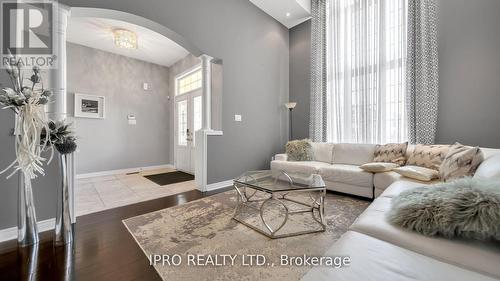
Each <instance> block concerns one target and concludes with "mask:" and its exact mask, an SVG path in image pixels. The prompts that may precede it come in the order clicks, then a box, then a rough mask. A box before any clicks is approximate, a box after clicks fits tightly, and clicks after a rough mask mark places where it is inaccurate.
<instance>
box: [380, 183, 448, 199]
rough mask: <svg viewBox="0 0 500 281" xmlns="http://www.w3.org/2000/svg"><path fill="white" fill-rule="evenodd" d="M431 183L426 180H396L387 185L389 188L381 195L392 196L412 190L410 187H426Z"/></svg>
mask: <svg viewBox="0 0 500 281" xmlns="http://www.w3.org/2000/svg"><path fill="white" fill-rule="evenodd" d="M437 182H439V181H437ZM429 185H431V184H429V183H428V182H426V183H424V182H418V181H406V180H402V181H396V182H394V183H392V184H391V185H390V186H389V187H387V189H386V190H384V192H383V193H382V194H380V197H389V198H392V197H395V196H397V195H399V194H400V193H401V192H403V191H406V190H410V189H413V188H415V187H422V188H425V187H428V186H429Z"/></svg>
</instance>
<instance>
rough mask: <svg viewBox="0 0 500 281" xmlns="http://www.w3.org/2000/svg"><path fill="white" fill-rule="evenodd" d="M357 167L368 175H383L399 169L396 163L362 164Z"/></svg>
mask: <svg viewBox="0 0 500 281" xmlns="http://www.w3.org/2000/svg"><path fill="white" fill-rule="evenodd" d="M359 167H360V168H361V169H363V170H365V171H367V172H370V173H383V172H389V171H392V170H394V169H395V168H397V167H399V165H398V164H396V163H386V162H372V163H366V164H363V165H361V166H359Z"/></svg>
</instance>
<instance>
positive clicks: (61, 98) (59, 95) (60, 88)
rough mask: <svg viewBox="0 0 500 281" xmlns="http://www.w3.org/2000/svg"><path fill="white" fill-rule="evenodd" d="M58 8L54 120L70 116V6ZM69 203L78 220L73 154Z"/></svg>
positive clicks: (73, 218) (52, 84)
mask: <svg viewBox="0 0 500 281" xmlns="http://www.w3.org/2000/svg"><path fill="white" fill-rule="evenodd" d="M56 7H57V9H56V11H55V13H54V17H53V31H54V33H53V36H54V39H53V42H54V46H53V47H54V54H55V55H56V60H55V66H54V68H53V69H52V70H51V71H50V88H51V89H52V91H53V93H54V95H53V96H52V98H51V102H50V103H49V104H48V111H47V114H48V117H49V118H50V119H51V120H54V121H60V120H64V119H66V118H67V117H68V108H67V107H68V98H67V96H68V93H67V75H66V63H67V61H66V30H67V27H68V17H69V16H70V8H69V7H68V6H65V5H62V4H57V6H56ZM68 157H69V167H68V174H69V181H71V182H72V183H70V184H69V186H70V187H71V188H70V190H69V205H70V213H71V222H72V223H74V222H76V216H75V204H74V200H75V199H74V190H72V188H74V186H75V160H74V157H73V155H69V156H68Z"/></svg>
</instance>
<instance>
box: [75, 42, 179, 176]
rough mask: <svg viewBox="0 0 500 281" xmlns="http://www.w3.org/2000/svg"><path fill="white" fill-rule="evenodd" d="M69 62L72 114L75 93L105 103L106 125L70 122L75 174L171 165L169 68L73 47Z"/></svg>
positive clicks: (102, 122) (91, 121) (78, 120)
mask: <svg viewBox="0 0 500 281" xmlns="http://www.w3.org/2000/svg"><path fill="white" fill-rule="evenodd" d="M67 61H68V93H69V95H70V96H71V98H70V99H69V100H70V104H69V105H68V109H69V112H70V113H73V97H74V93H83V94H91V95H98V96H105V97H106V103H105V104H106V118H105V119H88V118H75V120H74V123H75V126H76V135H77V136H78V152H77V153H76V169H77V174H83V173H92V172H100V171H109V170H118V169H126V168H136V167H146V166H154V165H164V164H170V163H171V162H170V161H169V155H170V153H169V143H170V133H169V132H170V130H169V126H168V122H169V120H170V116H169V106H168V105H169V100H168V95H169V81H168V78H169V70H168V68H167V67H164V66H160V65H157V64H152V63H148V62H144V61H140V60H136V59H132V58H128V57H124V56H120V55H117V54H113V53H109V52H104V51H101V50H97V49H93V48H89V47H85V46H81V45H76V44H71V43H68V44H67ZM143 82H147V83H149V86H150V90H147V91H144V90H143V88H142V83H143ZM128 114H135V116H136V119H137V125H129V124H128V120H127V115H128Z"/></svg>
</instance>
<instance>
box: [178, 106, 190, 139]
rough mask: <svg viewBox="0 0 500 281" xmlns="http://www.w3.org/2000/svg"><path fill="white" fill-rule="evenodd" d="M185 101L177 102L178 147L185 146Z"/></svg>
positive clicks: (186, 120) (186, 126) (186, 123)
mask: <svg viewBox="0 0 500 281" xmlns="http://www.w3.org/2000/svg"><path fill="white" fill-rule="evenodd" d="M187 109H188V107H187V100H183V101H179V102H177V122H178V123H177V128H178V133H177V135H178V138H179V139H178V140H177V143H178V145H183V146H187V137H188V136H187V129H188V119H187V118H188V113H187Z"/></svg>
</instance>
